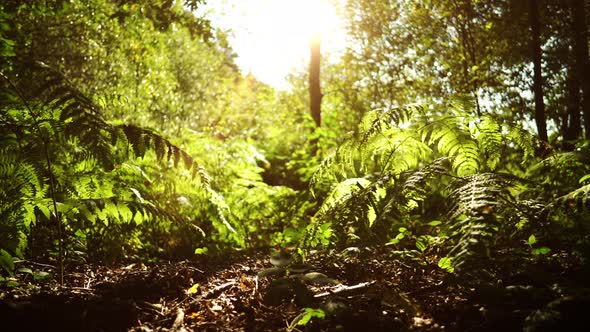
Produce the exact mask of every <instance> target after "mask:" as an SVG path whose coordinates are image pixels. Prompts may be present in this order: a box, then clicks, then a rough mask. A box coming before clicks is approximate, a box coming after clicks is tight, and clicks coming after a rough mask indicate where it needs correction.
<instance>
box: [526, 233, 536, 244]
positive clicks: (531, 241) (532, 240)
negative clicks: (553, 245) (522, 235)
mask: <svg viewBox="0 0 590 332" xmlns="http://www.w3.org/2000/svg"><path fill="white" fill-rule="evenodd" d="M527 243H528V245H529V246H532V245H534V244H535V243H537V238H536V237H535V235H534V234H531V236H529V239H528V240H527Z"/></svg>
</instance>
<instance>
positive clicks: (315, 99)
mask: <svg viewBox="0 0 590 332" xmlns="http://www.w3.org/2000/svg"><path fill="white" fill-rule="evenodd" d="M310 48H311V60H310V64H309V105H310V111H311V116H312V118H313V120H314V121H315V124H316V126H317V127H319V126H321V124H322V117H321V112H322V91H321V88H320V38H319V36H314V38H313V40H312V41H311V47H310Z"/></svg>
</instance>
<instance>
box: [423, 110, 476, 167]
mask: <svg viewBox="0 0 590 332" xmlns="http://www.w3.org/2000/svg"><path fill="white" fill-rule="evenodd" d="M463 121H464V117H462V116H454V115H453V116H442V117H440V118H435V119H432V120H431V121H430V123H428V122H426V123H428V124H427V125H425V126H424V127H422V128H421V131H420V132H421V134H422V139H423V141H425V142H427V143H428V144H429V145H434V146H436V148H437V150H438V152H440V153H441V154H442V155H445V156H448V157H451V158H452V163H453V171H454V172H455V173H456V174H457V175H458V176H464V175H470V174H474V173H477V172H478V171H479V169H480V157H479V153H480V150H479V147H478V146H477V143H476V142H475V141H474V140H473V138H472V137H471V135H470V134H469V132H468V131H467V124H466V123H464V122H463Z"/></svg>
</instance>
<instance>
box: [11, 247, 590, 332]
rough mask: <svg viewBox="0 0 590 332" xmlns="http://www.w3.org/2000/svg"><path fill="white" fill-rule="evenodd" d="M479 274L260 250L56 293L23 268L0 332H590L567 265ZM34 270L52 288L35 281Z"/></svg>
mask: <svg viewBox="0 0 590 332" xmlns="http://www.w3.org/2000/svg"><path fill="white" fill-rule="evenodd" d="M480 264H481V265H480V266H472V267H471V269H472V270H471V271H472V272H466V271H462V272H461V273H452V274H451V273H447V272H445V271H443V270H442V269H440V268H439V267H438V265H437V260H436V257H435V256H434V255H433V256H428V255H423V254H416V255H414V256H413V257H403V258H402V257H400V256H399V255H395V254H393V253H392V251H391V249H390V248H388V247H380V248H349V249H348V250H344V251H330V252H319V253H315V254H313V255H311V256H310V257H309V258H308V260H307V262H306V265H302V266H301V265H299V266H297V265H296V266H290V267H288V268H287V269H282V268H277V267H273V265H272V264H271V263H270V261H269V254H268V252H267V251H259V252H256V251H248V252H246V251H232V252H229V253H225V254H224V255H217V256H197V257H195V259H194V260H192V261H181V262H166V263H159V264H153V265H144V264H142V263H133V264H127V265H121V266H116V267H107V266H92V265H85V264H82V265H75V266H74V265H72V266H67V269H66V275H65V282H64V286H59V285H58V283H57V282H56V280H55V279H57V278H54V277H51V276H54V274H55V268H53V267H51V266H49V265H43V264H39V263H34V262H21V263H19V264H18V265H17V269H20V271H21V272H19V273H17V274H16V275H15V277H14V278H11V279H9V282H8V283H5V284H4V285H3V286H1V288H0V330H2V331H522V330H525V331H576V330H580V331H582V330H586V329H585V328H583V326H584V325H585V326H586V327H587V326H588V324H587V323H588V322H589V318H588V313H590V283H589V282H588V280H590V278H589V276H590V275H589V274H588V273H587V272H584V270H582V269H581V268H580V267H579V264H578V262H577V261H576V259H574V258H573V257H570V256H569V255H567V254H565V253H557V254H553V255H551V256H547V257H542V258H538V259H534V260H531V259H528V260H527V259H524V258H519V257H518V255H513V254H511V253H499V254H498V255H496V257H494V259H493V260H492V259H490V260H489V261H483V260H482V261H481V262H480ZM37 271H46V272H49V275H48V276H49V277H50V278H48V279H46V280H39V279H43V278H39V277H38V276H39V274H38V272H37ZM31 272H33V273H31ZM35 279H37V280H35ZM305 308H310V309H307V311H306V309H305ZM311 309H322V311H321V313H323V314H324V316H323V317H318V316H321V313H320V311H314V310H311ZM306 313H307V317H305V316H306ZM314 313H315V314H314ZM316 314H317V315H316ZM306 319H309V321H308V322H307V323H306V324H302V323H303V322H304V321H305V320H306ZM298 323H299V324H298Z"/></svg>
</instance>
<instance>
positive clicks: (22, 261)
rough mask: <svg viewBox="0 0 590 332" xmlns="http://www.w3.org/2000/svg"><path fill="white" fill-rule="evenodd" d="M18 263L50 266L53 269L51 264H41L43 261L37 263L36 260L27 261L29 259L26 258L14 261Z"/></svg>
mask: <svg viewBox="0 0 590 332" xmlns="http://www.w3.org/2000/svg"><path fill="white" fill-rule="evenodd" d="M19 263H29V264H33V265H38V266H42V267H46V268H50V269H55V266H53V265H49V264H43V263H37V262H33V261H29V260H26V259H21V260H17V261H14V264H19Z"/></svg>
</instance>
